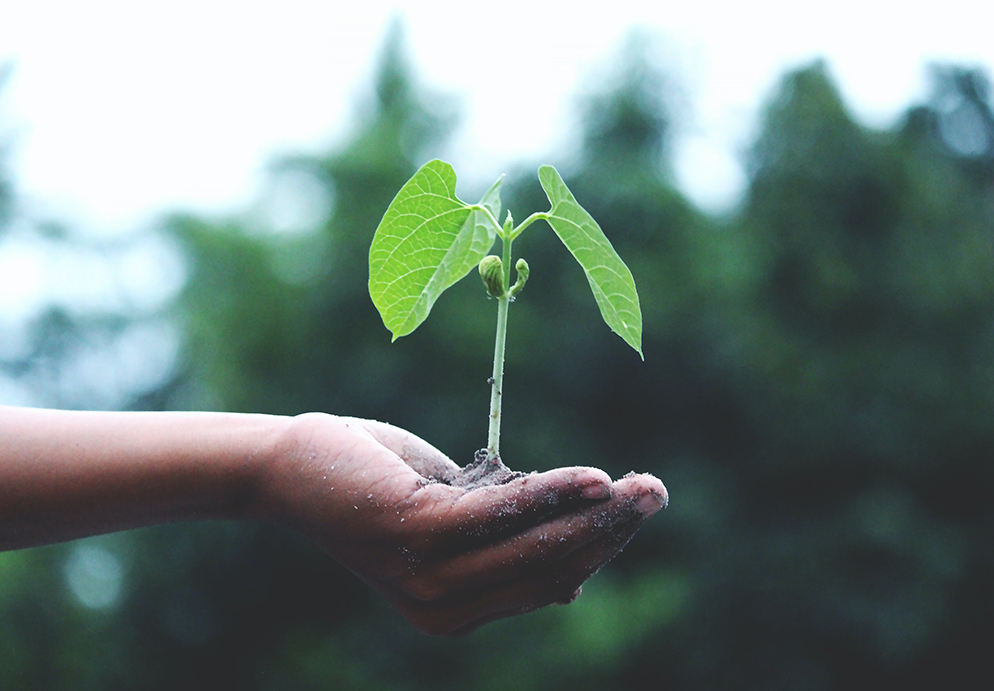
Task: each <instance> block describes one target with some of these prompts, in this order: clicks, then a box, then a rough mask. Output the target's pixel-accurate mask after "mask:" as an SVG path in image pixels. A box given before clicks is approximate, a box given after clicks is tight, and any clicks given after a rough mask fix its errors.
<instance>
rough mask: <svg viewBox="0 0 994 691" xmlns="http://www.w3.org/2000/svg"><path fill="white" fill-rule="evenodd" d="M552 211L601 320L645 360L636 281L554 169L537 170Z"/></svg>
mask: <svg viewBox="0 0 994 691" xmlns="http://www.w3.org/2000/svg"><path fill="white" fill-rule="evenodd" d="M538 179H539V182H541V183H542V189H544V190H545V194H546V196H548V197H549V203H551V204H552V208H551V209H550V210H549V212H548V216H547V218H546V220H547V221H548V223H549V225H550V226H552V229H553V230H554V231H556V235H558V236H559V239H560V240H562V242H563V244H564V245H566V248H567V249H568V250H569V251H570V252H571V253H572V254H573V256H574V257H575V258H576V261H578V262H579V263H580V266H582V267H583V272H584V273H585V274H586V275H587V282H589V283H590V289H591V290H592V291H593V293H594V299H595V300H596V301H597V306H598V307H600V310H601V316H602V317H603V318H604V321H605V323H607V325H608V326H609V327H611V330H612V331H614V332H615V333H616V334H618V335H619V336H621V337H622V338H623V339H624V340H625V343H627V344H628V345H630V346H631V347H632V348H634V349H635V350H636V352H638V354H639V356H640V357H642V359H645V356H643V355H642V309H641V307H640V306H639V296H638V293H637V292H636V290H635V279H634V278H633V277H632V272H631V271H629V270H628V267H627V266H626V265H625V262H623V261H622V260H621V257H619V256H618V253H617V252H616V251H615V249H614V247H613V246H612V245H611V242H610V241H609V240H608V239H607V236H606V235H604V231H603V230H601V227H600V226H599V225H597V221H595V220H594V218H593V216H591V215H590V214H589V213H587V212H586V210H585V209H584V208H583V207H582V206H580V205H579V204H578V203H577V201H576V199H575V198H574V197H573V194H572V193H571V192H570V191H569V188H568V187H566V183H565V182H563V178H562V176H560V175H559V172H558V171H557V170H556V169H555V168H553V167H552V166H542V167H541V168H539V169H538Z"/></svg>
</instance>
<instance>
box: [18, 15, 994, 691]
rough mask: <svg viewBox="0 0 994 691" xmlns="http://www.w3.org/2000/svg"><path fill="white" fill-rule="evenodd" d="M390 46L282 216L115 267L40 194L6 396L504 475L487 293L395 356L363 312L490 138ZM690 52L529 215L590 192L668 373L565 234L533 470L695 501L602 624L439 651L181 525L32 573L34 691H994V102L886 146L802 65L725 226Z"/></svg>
mask: <svg viewBox="0 0 994 691" xmlns="http://www.w3.org/2000/svg"><path fill="white" fill-rule="evenodd" d="M378 40H379V41H380V45H381V48H380V51H379V57H378V58H377V61H376V63H375V67H374V68H373V69H371V70H370V75H371V76H370V78H369V85H368V86H369V89H368V92H366V93H367V95H368V97H366V98H364V99H360V101H359V103H358V104H357V105H356V106H355V107H356V109H357V113H358V114H359V115H358V116H357V117H356V118H355V119H354V122H353V126H352V127H351V128H350V129H348V130H347V131H346V132H344V133H343V134H342V135H341V137H339V138H338V139H337V140H336V142H335V143H334V145H331V146H329V147H328V148H327V149H326V150H324V151H323V152H319V153H313V152H307V153H301V152H299V151H293V150H287V151H285V152H284V153H282V154H281V155H278V156H275V157H274V158H273V160H272V161H271V163H270V164H269V167H268V169H267V170H268V173H267V176H266V178H265V182H264V183H263V184H262V186H261V190H260V195H259V200H258V201H257V202H253V203H252V204H247V205H246V206H245V207H244V208H241V209H236V210H234V211H232V212H231V213H224V214H209V213H201V212H182V211H180V212H175V213H170V214H167V215H163V216H161V217H159V218H157V219H156V220H155V222H153V223H148V224H145V225H143V226H142V227H141V228H138V229H133V230H132V231H131V232H128V233H124V234H121V233H116V234H101V233H92V232H84V231H81V230H79V229H77V228H75V227H74V225H73V219H72V218H71V217H70V218H66V217H52V216H49V215H47V214H44V213H39V212H38V211H37V209H38V207H37V205H32V204H27V203H24V201H23V199H22V198H21V197H20V196H19V192H18V186H17V180H16V171H14V170H11V169H10V167H9V166H8V167H6V168H5V169H4V170H3V177H2V178H0V183H2V184H0V281H2V285H3V288H4V295H2V296H0V304H2V306H3V307H4V310H3V315H4V318H3V321H0V395H2V397H0V400H2V402H5V403H14V404H35V405H47V406H57V407H67V408H100V409H142V410H162V409H210V410H233V411H258V412H269V413H282V414H295V413H299V412H303V411H310V410H321V411H328V412H334V413H343V414H349V415H357V416H365V417H372V418H377V419H382V420H388V421H390V422H392V423H394V424H397V425H400V426H402V427H406V428H408V429H410V430H412V431H414V432H416V433H417V434H419V435H420V436H423V437H425V438H426V439H429V440H431V441H432V442H433V443H434V444H435V445H437V446H439V447H440V448H442V449H444V450H445V451H446V452H448V453H449V454H450V455H451V456H452V457H453V458H455V459H457V460H460V461H461V462H468V461H469V460H470V459H471V457H472V454H473V451H474V450H475V449H477V448H478V447H480V446H483V445H484V443H485V434H486V410H487V401H488V397H489V388H488V386H487V384H486V377H487V376H488V374H489V370H490V360H491V355H492V338H493V328H494V314H493V312H494V309H495V308H494V304H493V303H492V302H489V303H488V301H487V299H486V297H485V294H484V292H483V290H482V287H481V286H480V285H479V282H478V281H476V280H475V279H473V280H465V281H463V282H461V283H460V284H457V285H456V286H455V287H454V288H453V289H452V290H451V291H449V292H447V293H446V294H445V295H444V296H443V297H442V298H441V299H440V300H439V302H438V303H437V304H436V307H435V309H434V311H433V313H432V316H431V318H430V319H429V320H428V321H427V322H426V323H425V324H424V325H423V326H422V327H421V328H420V329H419V330H418V331H417V332H415V333H414V334H412V335H411V336H408V337H406V338H404V339H402V340H400V341H398V342H397V343H394V344H391V343H390V339H389V334H388V333H387V332H386V330H385V329H384V328H383V326H382V323H381V322H380V320H379V317H378V315H377V314H376V311H375V308H374V307H373V306H372V304H371V302H370V301H369V298H368V296H367V294H366V280H367V276H366V252H367V250H368V246H369V242H370V240H371V238H372V233H373V230H374V229H375V227H376V225H377V223H378V221H379V218H380V216H381V215H382V212H383V210H384V209H385V208H386V206H387V204H388V203H389V201H390V199H391V198H392V197H393V195H394V193H395V192H396V191H397V189H398V188H399V187H400V186H401V185H402V184H403V183H404V182H405V181H406V180H407V178H408V177H409V176H410V175H411V174H412V173H413V172H414V170H416V168H417V167H418V166H419V165H420V164H422V163H423V162H425V161H426V160H428V159H430V158H433V157H435V156H437V155H440V154H441V153H444V152H446V151H449V150H450V148H451V141H452V138H453V137H454V136H457V134H458V123H459V111H458V103H457V101H455V100H453V99H451V98H448V97H445V96H444V95H439V94H438V93H437V92H436V91H433V90H432V89H431V88H430V87H428V86H425V85H424V83H423V82H422V81H421V80H420V79H419V77H418V71H417V65H416V64H412V61H411V59H410V58H409V54H408V53H407V52H406V50H405V41H404V29H403V23H402V22H394V23H392V24H391V25H390V26H389V27H388V28H385V29H384V30H383V32H382V33H381V35H380V38H379V39H378ZM657 41H658V39H657V38H654V37H653V36H651V35H647V34H645V33H640V34H634V35H633V37H632V38H631V39H630V40H628V41H626V42H625V43H624V44H623V45H622V46H621V47H620V48H618V49H617V51H616V57H615V58H614V59H613V61H612V62H611V63H610V64H608V65H606V66H605V68H604V69H603V70H601V71H599V72H597V74H596V78H594V77H592V78H591V80H590V81H589V82H588V83H586V84H585V85H584V88H583V89H582V90H581V92H580V94H579V95H578V96H577V97H576V99H575V100H574V106H573V108H574V116H575V117H574V121H575V123H576V126H577V130H576V133H575V137H574V145H573V146H571V147H568V148H565V149H561V150H559V151H558V152H555V151H553V152H552V153H549V154H545V153H543V154H541V157H538V154H536V155H535V156H533V157H527V156H522V157H521V158H520V160H519V161H517V162H516V163H514V164H513V165H512V166H510V167H509V169H508V170H507V172H508V174H509V175H508V180H507V181H506V183H505V187H504V190H505V192H504V202H505V208H509V209H511V210H512V211H513V212H514V214H515V216H516V217H518V218H524V217H525V216H527V215H528V214H529V213H531V212H532V211H537V210H544V209H545V208H546V206H547V202H545V201H544V195H543V193H542V191H541V189H540V188H539V186H538V184H537V180H536V178H535V170H536V168H537V165H538V164H540V163H544V162H551V163H554V164H556V165H557V166H558V167H559V168H560V170H561V171H562V172H563V174H564V176H565V178H566V180H567V183H568V184H569V186H570V187H571V189H572V190H573V192H574V193H575V195H576V196H577V198H578V199H579V200H580V202H581V203H582V204H583V205H584V206H585V207H586V208H587V209H588V210H589V211H590V212H591V213H592V214H593V216H594V217H595V218H597V219H598V220H599V221H600V223H601V225H602V227H603V228H604V230H605V232H606V234H607V235H608V237H610V238H611V239H612V240H613V242H614V244H615V246H616V248H617V249H618V251H619V253H620V254H621V256H622V257H623V258H625V259H626V261H627V262H628V264H629V266H630V267H631V269H632V272H633V274H634V276H635V279H636V282H637V284H638V287H639V292H640V295H641V299H642V308H643V312H644V319H645V327H644V350H645V354H646V360H645V362H640V361H639V359H638V358H637V356H635V355H634V354H633V353H632V352H631V351H630V349H629V348H628V347H627V346H626V345H625V344H624V343H623V342H622V341H621V340H620V339H618V338H617V337H616V336H614V335H612V334H611V333H610V332H609V331H608V330H607V328H606V327H604V325H603V324H602V323H601V322H600V318H599V316H598V313H597V308H596V305H595V304H594V302H593V300H592V299H591V296H590V294H589V289H588V287H587V284H586V281H585V279H584V277H583V274H582V271H581V270H580V269H579V267H577V266H576V265H575V263H574V262H573V260H572V259H571V258H570V256H569V255H568V253H567V252H566V251H565V250H564V249H563V248H562V247H561V246H557V243H558V241H557V240H556V239H555V237H554V236H553V235H552V233H550V232H542V230H541V229H540V228H538V227H536V228H535V229H533V230H530V231H529V233H528V234H527V235H525V236H523V238H522V239H521V240H519V242H518V245H519V246H517V249H519V250H520V252H521V253H522V254H523V256H525V257H526V258H527V259H528V261H529V263H530V265H531V267H532V276H531V279H530V282H529V288H528V290H527V291H526V292H525V293H524V294H523V295H522V297H521V299H519V300H518V301H517V302H516V303H515V305H514V308H513V310H512V313H511V316H510V331H509V337H508V341H509V343H508V361H507V365H506V372H507V387H506V391H507V402H506V405H505V416H506V417H505V423H504V429H505V433H504V436H503V440H502V441H503V447H504V448H503V452H504V453H503V455H504V456H505V459H506V460H507V462H508V463H509V464H510V465H512V466H513V467H515V468H517V469H522V470H543V469H547V468H550V467H555V466H558V465H564V464H583V465H596V466H600V467H603V468H605V469H607V470H608V472H610V473H611V474H612V475H613V476H620V475H622V474H624V473H625V472H627V471H629V470H636V471H648V472H652V473H654V474H656V475H658V476H659V477H660V478H662V479H663V481H664V482H665V483H666V484H667V486H668V488H669V489H670V493H671V505H670V507H669V508H668V509H667V510H666V511H665V512H664V513H662V514H660V515H659V516H657V517H656V518H654V519H653V520H652V521H650V522H649V523H648V524H647V525H646V527H645V528H644V529H643V530H642V532H640V533H639V534H638V536H637V537H636V539H635V540H634V541H633V542H632V543H631V544H630V545H629V546H628V547H627V548H626V550H625V551H624V552H623V553H622V554H621V555H620V556H619V557H618V558H617V559H615V560H614V561H613V562H612V563H611V564H609V565H608V566H607V567H606V568H605V569H603V570H602V571H601V572H600V573H599V574H597V575H596V576H595V577H594V578H593V579H591V581H590V582H589V583H588V584H587V585H586V586H585V587H584V594H583V595H582V597H581V598H580V599H579V600H578V601H577V602H576V603H574V604H572V605H570V606H568V607H555V608H549V609H546V610H543V611H541V612H537V613H534V614H531V615H528V616H525V617H520V618H517V619H514V620H508V621H502V622H497V623H494V624H491V625H488V626H487V627H485V628H483V629H481V630H480V631H478V632H476V633H474V634H473V635H471V636H469V637H467V638H464V639H458V640H447V639H435V638H429V637H426V636H422V635H420V634H418V633H416V632H415V631H414V630H413V629H412V628H411V627H410V626H409V625H407V624H406V623H405V622H404V621H403V620H402V619H401V618H400V617H399V616H398V615H396V614H395V613H394V612H392V611H391V610H390V609H389V608H388V607H387V606H386V605H384V604H383V603H382V602H381V601H380V600H379V599H378V598H377V597H376V596H374V595H373V594H372V593H371V592H370V591H369V590H368V589H367V588H366V587H365V586H364V585H363V584H362V583H360V582H359V581H358V579H356V578H355V577H354V576H352V575H351V574H350V573H349V572H347V571H346V570H345V569H343V568H342V567H340V566H339V565H338V564H336V563H335V562H334V561H332V560H331V559H330V558H328V557H326V556H325V555H324V554H322V553H321V552H319V551H318V550H317V549H316V548H314V547H313V546H311V545H310V544H309V543H307V542H306V541H305V540H303V539H302V538H300V537H299V536H296V535H294V534H292V533H290V532H287V531H284V530H282V529H277V528H274V527H272V526H267V525H257V524H247V523H224V522H216V523H197V524H192V523H191V524H179V525H169V526H160V527H155V528H149V529H143V530H139V531H132V532H127V533H119V534H113V535H107V536H100V537H95V538H90V539H86V540H81V541H77V542H73V543H68V544H63V545H54V546H49V547H44V548H38V549H29V550H21V551H16V552H8V553H2V554H0V689H3V690H4V691H7V690H11V691H13V690H20V689H68V688H72V689H118V688H120V689H134V688H145V689H177V688H183V689H201V688H203V689H216V688H238V689H328V688H336V689H467V688H473V689H491V688H492V689H506V688H514V689H578V688H591V689H600V688H605V689H606V688H636V687H638V688H645V687H646V685H647V684H648V685H649V686H650V687H652V688H656V687H659V688H674V689H682V688H688V689H689V688H714V689H738V688H750V689H752V688H755V689H781V688H782V689H834V688H854V687H856V688H866V687H869V686H876V687H880V688H898V687H900V686H908V687H921V686H924V685H926V684H928V685H932V686H936V687H940V688H967V687H977V684H978V683H979V684H980V685H981V686H983V685H984V684H985V682H984V680H987V682H989V681H990V678H991V673H990V665H989V662H988V661H987V653H988V652H989V647H990V646H989V641H990V640H992V639H994V631H992V628H994V627H992V623H991V622H992V615H994V588H992V586H991V584H992V583H994V552H992V550H991V545H992V544H994V501H992V499H994V466H992V462H991V458H992V454H994V415H992V412H994V309H992V308H994V271H992V268H994V113H992V100H991V96H992V95H991V84H990V80H989V72H988V70H987V69H985V68H984V67H983V66H979V67H978V66H976V65H969V64H967V65H959V64H935V65H932V66H931V67H930V68H929V69H928V71H927V74H926V78H927V84H928V86H927V88H926V89H925V91H924V92H923V95H922V97H921V98H920V99H917V100H916V101H915V102H912V103H910V104H908V105H907V107H906V108H904V109H903V110H902V112H901V113H900V115H899V116H898V117H897V118H895V119H894V120H893V121H892V122H890V123H889V124H886V125H879V124H878V125H873V126H870V125H867V124H866V123H864V122H862V121H860V120H858V119H857V118H856V117H854V115H853V114H852V112H851V109H850V105H849V104H848V103H847V101H846V99H845V98H844V97H843V96H842V95H841V92H840V90H839V88H838V86H837V83H836V80H835V78H834V77H833V72H832V70H831V68H830V67H829V65H828V64H827V63H825V62H821V61H814V62H807V63H804V64H799V65H796V66H795V67H794V68H792V69H790V70H788V71H786V72H784V73H782V74H781V75H779V77H778V80H777V82H776V85H775V87H774V88H773V89H772V90H771V92H770V93H769V94H768V96H767V98H766V101H765V105H764V106H763V108H762V110H761V112H760V113H759V116H758V119H757V122H756V126H755V131H754V132H753V133H752V135H751V136H750V138H749V141H748V142H747V145H745V146H744V147H743V151H742V161H743V163H744V165H743V170H744V171H745V172H744V175H745V182H744V191H743V193H742V196H741V199H739V200H738V202H737V203H736V204H734V205H733V206H729V207H727V208H726V209H725V210H724V211H722V212H720V213H719V212H715V211H713V210H709V211H704V210H702V209H701V208H700V206H699V205H697V204H695V203H694V202H693V201H691V200H690V199H689V198H688V196H687V195H686V194H685V192H683V191H681V189H680V188H679V187H678V186H677V185H676V183H675V180H674V177H675V176H674V163H673V155H674V154H673V150H674V146H673V143H674V132H675V131H678V130H679V128H680V127H681V124H680V118H681V117H683V116H684V114H685V110H684V109H683V104H684V101H683V100H682V96H681V92H680V88H679V86H678V85H679V74H678V73H676V72H678V70H676V68H674V69H673V71H668V68H667V66H666V65H664V64H661V63H660V61H659V60H658V55H659V54H660V53H659V51H658V50H657ZM505 45H506V44H505ZM664 52H665V51H664ZM10 71H11V68H7V70H6V72H7V73H8V74H9V73H10ZM494 91H495V94H497V95H496V96H495V98H496V99H497V101H496V102H498V103H500V96H499V94H500V89H499V88H498V87H497V86H496V85H495V89H494ZM66 117H71V113H70V114H67V115H66ZM154 135H155V133H154V132H150V133H149V135H148V136H149V137H154ZM7 145H8V146H16V132H14V133H13V134H12V135H10V136H9V137H8V138H7ZM447 147H450V148H447ZM491 182H492V180H483V181H481V182H480V183H479V184H478V185H476V186H475V187H474V184H473V183H471V184H470V185H468V186H467V187H466V189H461V190H460V194H461V196H463V198H466V199H470V200H475V199H477V198H478V197H479V195H480V194H481V193H482V192H483V191H484V190H485V189H486V187H488V186H489V184H490V183H491ZM25 266H33V267H38V266H43V267H45V268H44V270H39V271H35V272H34V273H31V272H27V271H25V270H24V267H25ZM14 276H16V277H17V280H13V279H12V278H11V277H14ZM30 281H34V282H35V284H33V285H27V283H28V282H30ZM39 286H40V287H39ZM38 295H42V298H38V297H37V296H38ZM29 297H30V300H29ZM0 443H2V440H0Z"/></svg>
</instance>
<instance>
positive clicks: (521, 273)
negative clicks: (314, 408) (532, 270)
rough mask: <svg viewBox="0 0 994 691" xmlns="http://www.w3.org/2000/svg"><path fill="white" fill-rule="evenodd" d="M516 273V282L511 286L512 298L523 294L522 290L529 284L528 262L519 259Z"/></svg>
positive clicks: (515, 267)
mask: <svg viewBox="0 0 994 691" xmlns="http://www.w3.org/2000/svg"><path fill="white" fill-rule="evenodd" d="M514 271H515V272H516V273H517V278H516V280H515V281H514V285H513V286H511V292H510V293H509V295H510V296H511V298H514V297H515V296H517V294H518V293H520V292H521V289H522V288H524V287H525V283H527V282H528V262H526V261H525V260H524V259H519V260H518V261H517V263H516V264H515V265H514Z"/></svg>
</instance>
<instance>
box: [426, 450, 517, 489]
mask: <svg viewBox="0 0 994 691" xmlns="http://www.w3.org/2000/svg"><path fill="white" fill-rule="evenodd" d="M524 476H525V473H522V472H520V471H517V470H511V469H510V468H508V467H507V466H506V465H504V462H503V461H502V460H500V456H499V455H498V456H495V457H494V458H492V459H488V458H487V450H486V449H480V450H479V451H477V452H476V458H475V460H474V461H473V462H472V463H470V464H469V465H468V466H466V467H465V468H460V469H459V472H457V473H456V474H455V477H451V478H446V480H445V483H446V484H448V485H452V486H453V487H462V488H463V489H468V490H473V489H479V488H480V487H489V486H491V485H506V484H507V483H508V482H510V481H511V480H515V479H517V478H519V477H524Z"/></svg>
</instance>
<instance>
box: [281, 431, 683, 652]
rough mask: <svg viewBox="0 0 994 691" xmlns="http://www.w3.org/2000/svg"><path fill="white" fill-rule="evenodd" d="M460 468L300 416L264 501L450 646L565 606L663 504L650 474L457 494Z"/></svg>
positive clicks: (553, 478) (382, 438) (588, 474)
mask: <svg viewBox="0 0 994 691" xmlns="http://www.w3.org/2000/svg"><path fill="white" fill-rule="evenodd" d="M458 470H459V466H457V465H456V464H455V463H453V462H452V461H451V460H449V459H448V458H447V457H446V456H445V455H444V454H442V453H441V452H440V451H438V450H437V449H435V448H434V447H432V446H431V445H430V444H428V443H427V442H425V441H423V440H421V439H419V438H418V437H416V436H415V435H413V434H411V433H409V432H406V431H404V430H402V429H399V428H396V427H393V426H391V425H387V424H384V423H378V422H372V421H369V420H360V419H356V418H340V417H334V416H330V415H322V414H308V415H303V416H300V417H298V418H296V419H295V421H294V424H293V426H292V432H291V438H290V439H289V440H288V442H287V443H286V444H285V446H284V452H283V453H282V454H281V457H280V461H279V462H278V463H277V464H276V465H275V466H274V469H273V472H271V473H270V474H269V477H268V479H267V486H268V487H269V488H270V489H269V496H270V499H269V503H270V504H271V507H272V508H271V511H272V512H275V514H276V518H277V519H280V520H283V521H284V522H287V523H289V524H291V525H293V526H294V527H296V528H297V529H299V530H301V531H303V532H304V533H305V534H307V535H308V536H309V537H310V538H311V539H313V540H314V541H315V542H316V543H317V544H318V545H320V546H321V547H322V548H324V549H325V550H326V551H328V552H329V553H330V554H331V555H332V556H334V557H335V558H336V559H338V560H339V561H341V562H342V563H343V564H344V565H346V566H347V567H348V568H349V569H351V570H352V571H353V572H355V573H356V574H357V575H359V576H360V577H361V578H363V579H364V580H365V581H366V582H368V583H369V584H370V585H371V586H373V588H375V589H376V590H377V591H379V592H380V593H381V594H382V595H383V596H384V597H386V599H387V600H388V601H389V602H390V603H391V604H392V605H393V606H394V607H396V608H397V609H398V610H399V611H400V612H401V613H402V614H403V615H404V616H405V617H406V618H407V619H408V620H410V621H411V622H412V623H413V624H414V625H415V626H416V627H417V628H418V629H420V630H421V631H424V632H426V633H431V634H446V635H460V634H464V633H468V632H470V631H472V630H473V629H475V628H477V627H479V626H481V625H482V624H485V623H487V622H489V621H493V620H495V619H500V618H502V617H508V616H513V615H515V614H521V613H524V612H529V611H532V610H535V609H538V608H540V607H543V606H545V605H548V604H553V603H568V602H571V601H572V600H574V599H575V598H576V597H577V595H578V594H579V592H580V585H581V584H582V583H583V582H584V581H585V580H586V579H587V578H589V577H590V576H591V575H592V574H594V573H595V572H596V571H597V570H598V569H600V567H601V566H603V565H604V564H605V563H607V562H608V561H609V560H610V559H611V558H612V557H614V556H615V555H616V554H617V553H618V552H619V551H620V550H621V549H622V547H624V546H625V544H627V543H628V541H629V540H630V539H631V538H632V536H633V535H634V534H635V532H636V531H637V530H638V528H639V527H640V526H641V525H642V523H643V522H644V521H645V520H646V519H647V518H648V517H649V516H651V515H652V514H654V513H656V512H657V511H658V510H659V509H661V508H663V507H664V506H665V505H666V501H667V494H666V488H665V487H664V486H663V484H662V483H661V482H660V481H659V480H657V479H656V478H655V477H653V476H651V475H629V476H626V477H625V478H623V479H621V480H619V481H617V482H612V481H611V478H610V477H609V476H608V475H607V474H606V473H604V472H603V471H601V470H598V469H596V468H586V467H571V468H559V469H556V470H552V471H548V472H545V473H536V474H531V475H526V476H524V477H520V478H517V479H515V480H512V481H511V482H508V483H507V484H503V485H495V486H488V487H482V488H479V489H473V490H467V489H463V488H459V487H454V486H451V485H449V484H447V483H448V482H450V481H451V480H452V478H453V477H454V476H455V474H456V473H457V472H458Z"/></svg>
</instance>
